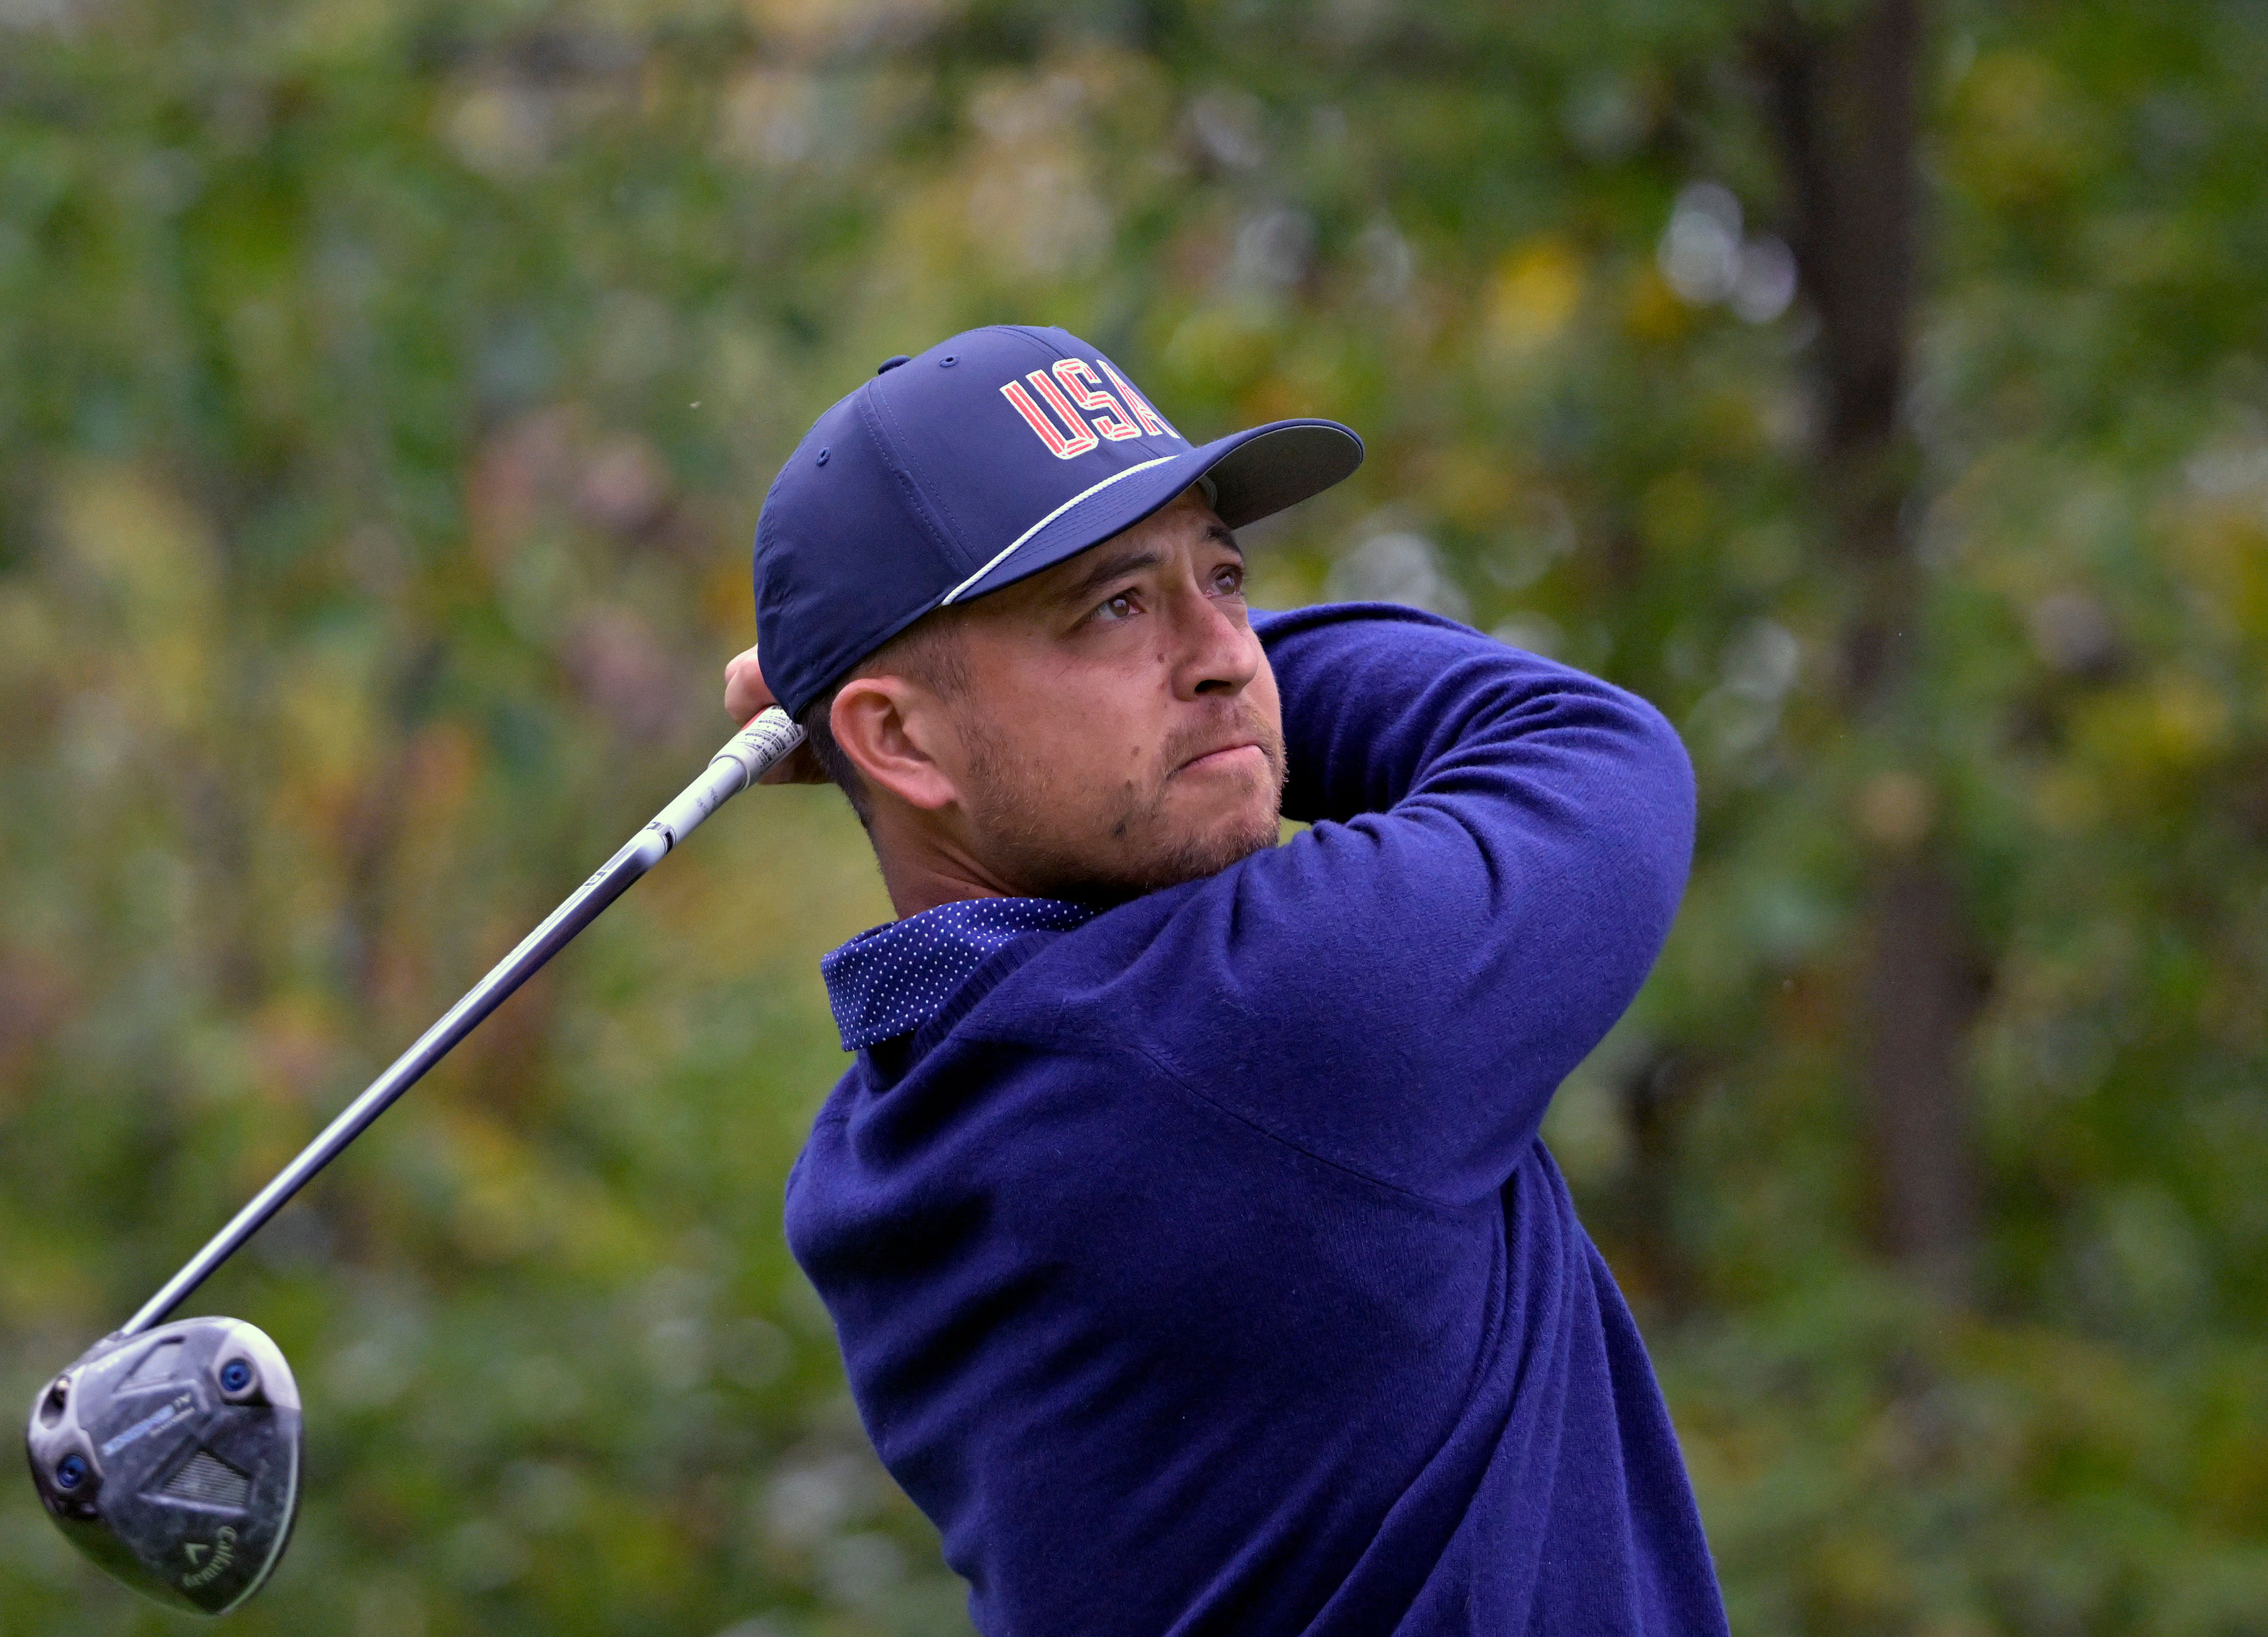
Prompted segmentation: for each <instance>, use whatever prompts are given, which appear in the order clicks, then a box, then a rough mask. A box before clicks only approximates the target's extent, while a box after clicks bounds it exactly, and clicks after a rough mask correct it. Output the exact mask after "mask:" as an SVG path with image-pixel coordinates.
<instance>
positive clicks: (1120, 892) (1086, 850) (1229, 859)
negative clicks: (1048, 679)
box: [961, 716, 1286, 905]
mask: <svg viewBox="0 0 2268 1637" xmlns="http://www.w3.org/2000/svg"><path fill="white" fill-rule="evenodd" d="M961 726H962V732H963V734H965V736H966V738H965V742H966V743H967V744H968V756H969V761H968V766H969V771H970V773H971V775H972V778H971V783H972V785H974V786H975V790H974V792H973V797H974V799H973V800H971V803H970V816H971V817H972V818H974V819H975V820H976V824H977V827H978V829H979V830H981V831H982V832H983V835H984V837H985V839H986V843H987V847H986V851H987V852H989V853H990V854H991V855H992V858H991V862H992V863H993V864H994V866H995V868H996V869H998V871H999V872H1000V874H1003V875H1004V876H1005V877H1006V879H1008V880H1010V881H1014V882H1015V883H1017V885H1018V886H1019V887H1020V888H1021V889H1023V890H1024V891H1026V892H1027V893H1030V894H1032V895H1033V896H1038V897H1049V898H1064V899H1068V900H1070V901H1071V902H1073V903H1093V904H1106V905H1107V904H1111V903H1123V902H1124V901H1125V900H1127V899H1129V898H1137V897H1139V896H1142V895H1143V894H1144V893H1150V892H1156V891H1158V890H1159V889H1160V888H1165V887H1175V886H1179V885H1180V884H1181V883H1182V882H1183V881H1197V880H1200V879H1202V878H1204V877H1205V876H1208V875H1216V874H1219V873H1220V872H1221V871H1222V870H1225V869H1226V868H1227V867H1228V866H1230V865H1232V864H1234V863H1235V862H1236V861H1237V860H1238V859H1244V858H1248V857H1250V856H1251V855H1252V854H1253V853H1256V852H1261V851H1263V850H1264V849H1266V848H1269V847H1272V846H1274V845H1275V844H1276V842H1277V837H1278V833H1279V815H1280V813H1281V812H1282V808H1283V799H1284V781H1285V776H1286V770H1285V759H1284V741H1283V738H1282V735H1281V734H1277V733H1275V732H1273V731H1271V730H1270V726H1269V725H1268V724H1267V723H1265V722H1263V721H1262V720H1260V719H1257V718H1256V717H1252V716H1247V717H1245V718H1243V719H1241V723H1240V726H1241V727H1242V728H1243V729H1244V730H1245V731H1247V732H1248V733H1249V734H1251V736H1252V737H1253V739H1254V740H1255V741H1256V742H1257V743H1258V745H1259V748H1260V750H1261V754H1262V755H1263V756H1264V757H1265V758H1266V762H1267V770H1268V771H1267V778H1269V780H1270V784H1271V786H1272V788H1271V789H1270V791H1269V799H1268V802H1267V807H1266V811H1265V813H1264V814H1263V813H1261V812H1259V811H1257V810H1255V811H1254V812H1253V813H1252V815H1250V816H1249V818H1239V819H1238V820H1236V821H1234V822H1224V823H1221V824H1219V825H1217V826H1215V827H1213V828H1211V830H1202V831H1195V832H1190V833H1183V834H1175V832H1174V830H1173V829H1172V826H1171V824H1170V822H1169V820H1168V818H1167V797H1168V793H1169V790H1170V785H1171V780H1172V775H1171V774H1170V773H1168V774H1167V776H1166V777H1165V778H1159V779H1156V780H1155V781H1154V782H1153V783H1152V784H1151V785H1150V786H1149V788H1147V789H1146V790H1145V789H1143V788H1141V787H1138V786H1134V785H1129V787H1128V788H1127V789H1126V790H1125V792H1124V793H1123V799H1122V800H1120V801H1119V802H1118V803H1117V804H1116V806H1115V807H1113V808H1111V809H1109V810H1108V811H1106V812H1105V813H1104V814H1103V815H1101V816H1100V818H1099V820H1082V821H1080V822H1079V823H1078V824H1077V825H1076V827H1075V828H1073V829H1071V830H1067V829H1066V826H1065V822H1064V815H1065V814H1066V813H1077V812H1079V811H1080V805H1079V804H1078V803H1075V802H1069V801H1065V800H1062V799H1061V797H1060V795H1059V794H1058V793H1057V787H1056V785H1055V784H1054V782H1053V781H1052V780H1051V779H1050V778H1049V776H1048V772H1047V770H1045V769H1042V768H1038V767H1035V766H1032V765H1030V764H1029V763H1027V762H1025V761H1023V760H1021V759H1020V758H1019V757H1017V756H1015V754H1014V753H1013V750H1011V748H1009V747H1008V746H1007V745H1005V743H1003V742H1002V741H1001V740H1000V739H999V738H998V736H997V735H996V734H994V733H993V732H992V730H991V728H990V725H989V724H987V723H984V722H981V721H973V720H972V721H966V722H964V723H963V724H962V725H961ZM1217 734H1218V729H1215V730H1213V733H1211V734H1190V735H1187V736H1186V737H1187V738H1188V739H1189V741H1190V742H1188V743H1186V744H1184V743H1181V742H1176V743H1174V744H1169V745H1168V746H1167V748H1166V754H1165V755H1164V756H1161V757H1160V765H1162V766H1165V767H1167V768H1168V769H1173V768H1178V767H1179V766H1181V765H1182V763H1183V762H1184V761H1185V760H1186V759H1187V758H1188V757H1189V756H1193V755H1196V754H1197V753H1199V752H1200V751H1202V750H1203V749H1204V746H1205V744H1206V743H1207V742H1209V741H1210V740H1211V738H1213V737H1214V736H1215V735H1217Z"/></svg>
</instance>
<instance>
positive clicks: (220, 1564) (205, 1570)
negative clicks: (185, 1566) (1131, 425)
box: [181, 1523, 236, 1586]
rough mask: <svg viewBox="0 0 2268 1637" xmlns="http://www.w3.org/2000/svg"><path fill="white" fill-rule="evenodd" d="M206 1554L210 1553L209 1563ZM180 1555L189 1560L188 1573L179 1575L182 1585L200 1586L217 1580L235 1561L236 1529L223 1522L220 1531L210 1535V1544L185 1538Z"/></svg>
mask: <svg viewBox="0 0 2268 1637" xmlns="http://www.w3.org/2000/svg"><path fill="white" fill-rule="evenodd" d="M207 1554H210V1556H211V1559H212V1560H211V1561H210V1562H209V1563H208V1562H206V1561H205V1559H206V1556H207ZM181 1555H182V1556H183V1557H185V1558H187V1559H188V1560H189V1573H188V1574H184V1575H182V1576H181V1584H182V1585H184V1586H202V1585H204V1584H205V1583H206V1582H209V1581H213V1580H217V1579H218V1578H219V1577H220V1575H221V1574H222V1572H223V1571H225V1569H226V1568H227V1567H228V1566H229V1565H230V1564H232V1563H233V1562H235V1561H236V1530H234V1529H233V1528H232V1527H231V1526H230V1525H228V1524H226V1523H224V1524H222V1525H221V1526H220V1532H219V1533H218V1534H217V1535H215V1536H214V1537H212V1541H211V1544H210V1545H207V1544H205V1543H203V1542H202V1541H195V1540H185V1541H183V1542H182V1543H181ZM199 1564H203V1566H204V1567H202V1568H200V1567H197V1566H198V1565H199Z"/></svg>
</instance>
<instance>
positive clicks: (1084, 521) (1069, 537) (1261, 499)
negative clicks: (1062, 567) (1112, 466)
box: [938, 421, 1363, 607]
mask: <svg viewBox="0 0 2268 1637" xmlns="http://www.w3.org/2000/svg"><path fill="white" fill-rule="evenodd" d="M1362 453H1363V451H1362V439H1359V438H1358V437H1356V436H1355V434H1354V433H1353V432H1352V431H1351V430H1349V429H1348V428H1346V427H1344V426H1342V425H1340V424H1338V423H1337V421H1273V422H1270V424H1268V425H1265V426H1255V427H1251V428H1249V429H1248V430H1247V431H1241V432H1235V433H1232V434H1231V435H1230V436H1228V437H1226V438H1220V439H1215V440H1214V441H1213V442H1211V443H1209V444H1202V445H1199V446H1197V447H1196V448H1194V449H1191V450H1189V452H1188V453H1183V454H1175V455H1167V456H1166V457H1164V458H1163V459H1161V460H1158V461H1152V462H1150V463H1148V464H1147V465H1144V466H1136V467H1129V468H1126V469H1125V470H1123V471H1121V472H1118V473H1116V474H1115V475H1114V476H1110V477H1108V478H1106V479H1105V480H1104V481H1103V482H1101V483H1097V484H1096V485H1095V486H1094V488H1092V489H1089V490H1086V491H1085V492H1084V493H1082V494H1080V495H1079V496H1077V497H1075V498H1072V499H1071V500H1070V501H1067V502H1066V503H1064V505H1061V506H1058V507H1057V509H1056V510H1055V511H1053V512H1049V514H1048V515H1047V516H1045V517H1043V518H1042V519H1040V520H1038V521H1037V522H1035V524H1034V525H1033V526H1032V527H1031V528H1029V529H1028V530H1027V531H1026V532H1025V534H1024V535H1023V536H1022V537H1021V538H1020V539H1018V540H1015V541H1013V542H1009V543H1008V544H1006V545H1005V546H1004V547H1003V548H1002V549H1001V551H1000V554H999V555H998V557H994V558H993V559H992V561H990V563H988V564H985V565H984V566H983V568H981V569H979V570H978V571H976V573H975V574H973V575H971V576H969V578H968V579H966V580H964V581H962V582H961V584H960V585H958V586H954V587H953V589H951V590H950V591H948V592H946V594H945V595H944V596H943V597H941V598H939V600H938V605H939V607H942V606H944V605H945V604H946V603H949V602H966V601H968V600H969V599H970V598H972V597H981V596H983V595H984V594H986V593H987V592H993V591H998V590H999V589H1000V588H1001V587H1002V586H1010V585H1013V584H1014V583H1015V582H1016V581H1018V580H1020V579H1027V578H1029V577H1030V576H1032V575H1034V574H1036V573H1038V572H1039V571H1041V570H1042V569H1048V568H1053V567H1054V566H1055V565H1056V564H1058V563H1061V562H1062V561H1064V559H1065V558H1066V557H1077V556H1078V555H1079V553H1080V552H1082V551H1085V550H1087V549H1090V548H1091V547H1094V546H1099V545H1101V543H1102V542H1104V541H1106V540H1108V539H1109V538H1110V537H1111V536H1112V535H1117V534H1123V532H1124V531H1126V530H1127V529H1130V528H1131V527H1134V525H1135V524H1137V523H1138V522H1140V521H1141V520H1143V519H1144V518H1145V517H1147V516H1149V515H1150V514H1151V513H1152V512H1156V511H1158V510H1160V508H1162V507H1164V506H1166V505H1170V504H1172V502H1173V500H1174V498H1175V497H1176V496H1178V495H1179V494H1181V493H1182V490H1186V489H1187V488H1189V485H1190V484H1192V483H1196V482H1197V479H1199V478H1200V477H1210V478H1211V479H1212V483H1213V491H1214V498H1213V511H1214V513H1215V514H1216V515H1218V516H1219V519H1220V520H1221V521H1222V522H1224V523H1226V524H1227V525H1228V526H1229V527H1231V528H1241V527H1244V526H1245V525H1246V524H1247V523H1252V522H1257V521H1258V520H1260V519H1262V518H1263V517H1268V516H1270V515H1271V514H1273V513H1275V512H1281V511H1283V510H1284V509H1285V507H1286V506H1292V505H1298V504H1299V503H1300V501H1302V500H1305V499H1307V498H1308V497H1309V496H1311V495H1318V494H1321V493H1322V491H1323V490H1326V489H1329V487H1330V486H1331V485H1332V484H1333V483H1337V482H1338V481H1339V480H1340V479H1341V478H1343V477H1345V476H1348V475H1349V474H1350V473H1351V472H1352V471H1353V470H1354V469H1355V468H1357V467H1359V466H1360V465H1361V464H1362Z"/></svg>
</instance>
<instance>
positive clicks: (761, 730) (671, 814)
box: [646, 705, 803, 847]
mask: <svg viewBox="0 0 2268 1637" xmlns="http://www.w3.org/2000/svg"><path fill="white" fill-rule="evenodd" d="M802 742H803V729H801V728H800V727H798V726H796V725H795V723H794V721H793V720H792V719H791V718H790V717H789V716H788V713H787V712H784V711H783V710H781V709H780V708H779V707H778V706H777V705H774V706H773V707H772V708H771V709H770V710H768V711H766V712H764V713H763V714H762V715H761V716H759V717H758V718H756V719H755V721H753V722H751V723H749V724H748V725H747V726H746V727H744V728H742V729H741V730H740V732H739V733H737V734H733V737H732V738H731V739H730V740H728V741H725V748H723V749H722V750H719V751H718V753H717V754H716V755H715V756H713V757H711V759H710V763H709V767H708V771H706V772H704V773H703V774H702V776H701V777H700V778H696V779H695V780H694V781H693V782H692V783H691V784H689V785H687V786H686V787H685V788H684V789H683V790H681V791H680V792H679V793H678V795H677V799H676V800H674V801H672V802H671V803H670V804H669V805H668V806H667V807H664V808H662V810H661V811H660V812H659V813H657V814H655V815H654V817H653V822H652V823H651V824H649V825H647V826H646V828H647V829H648V830H660V831H661V832H662V833H663V834H664V835H666V836H667V837H668V838H669V844H670V845H671V846H673V847H674V846H676V845H677V844H680V843H681V842H682V841H683V840H684V839H685V838H686V837H688V836H690V835H691V834H692V833H693V832H694V830H696V828H697V827H698V826H699V825H700V823H701V821H702V820H703V819H705V818H707V817H708V816H709V815H711V813H714V812H715V811H716V810H717V809H718V807H722V806H724V805H725V801H726V800H729V799H730V798H732V797H733V796H736V795H738V794H740V792H742V791H743V790H746V789H747V787H748V786H749V785H753V784H755V782H756V781H757V780H758V779H760V778H762V777H763V776H764V775H765V774H766V773H768V772H770V771H771V770H772V769H773V767H775V766H776V765H777V763H779V762H780V760H781V758H783V757H784V756H786V755H787V754H788V752H790V751H791V750H793V749H794V748H796V747H797V746H798V745H799V744H801V743H802Z"/></svg>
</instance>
